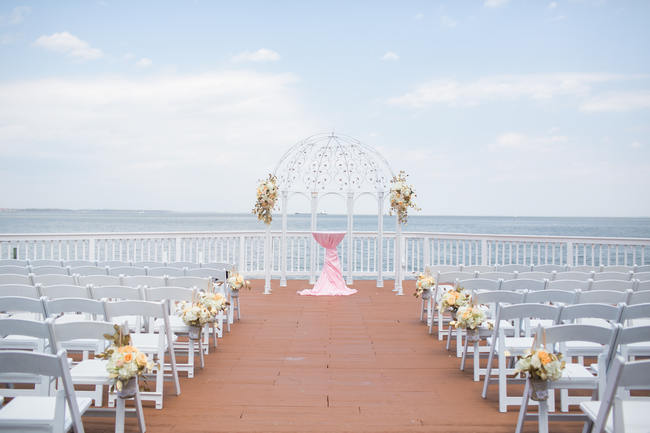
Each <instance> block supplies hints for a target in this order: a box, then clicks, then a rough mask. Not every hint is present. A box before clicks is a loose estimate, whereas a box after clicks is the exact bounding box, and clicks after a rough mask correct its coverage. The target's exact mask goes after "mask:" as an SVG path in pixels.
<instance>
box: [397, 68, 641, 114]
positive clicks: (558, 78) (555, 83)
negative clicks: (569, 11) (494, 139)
mask: <svg viewBox="0 0 650 433" xmlns="http://www.w3.org/2000/svg"><path fill="white" fill-rule="evenodd" d="M639 77H640V76H633V75H628V76H625V75H613V74H529V75H497V76H488V77H482V78H479V79H476V80H473V81H466V82H461V81H458V80H452V79H434V80H431V81H429V82H426V83H423V84H420V85H419V86H417V87H416V88H415V89H414V90H412V91H411V92H408V93H406V94H404V95H402V96H397V97H394V98H391V99H389V100H388V102H389V103H390V104H393V105H399V106H406V107H412V108H423V107H428V106H432V105H436V104H447V105H450V106H473V105H479V104H482V103H485V102H488V101H495V100H516V99H523V98H528V99H534V100H543V99H551V98H554V97H557V96H566V95H578V96H583V97H586V96H588V95H589V93H590V91H591V87H592V86H593V85H594V84H598V83H605V82H611V81H617V80H626V79H634V78H639Z"/></svg>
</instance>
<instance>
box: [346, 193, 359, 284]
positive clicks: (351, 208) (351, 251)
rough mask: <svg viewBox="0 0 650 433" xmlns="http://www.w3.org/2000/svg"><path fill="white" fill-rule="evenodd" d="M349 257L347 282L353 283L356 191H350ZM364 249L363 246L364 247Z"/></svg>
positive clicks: (348, 203) (348, 204)
mask: <svg viewBox="0 0 650 433" xmlns="http://www.w3.org/2000/svg"><path fill="white" fill-rule="evenodd" d="M347 208H348V257H347V259H348V260H347V262H348V264H347V266H348V278H347V280H346V284H348V285H350V284H352V282H353V281H352V271H353V269H352V258H353V257H354V239H353V238H352V227H353V225H354V220H353V215H354V193H352V192H348V202H347ZM362 250H363V247H362Z"/></svg>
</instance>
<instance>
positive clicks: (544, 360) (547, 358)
mask: <svg viewBox="0 0 650 433" xmlns="http://www.w3.org/2000/svg"><path fill="white" fill-rule="evenodd" d="M537 356H538V357H539V360H540V361H542V365H546V364H548V363H550V362H551V361H553V359H551V355H549V353H548V352H544V351H543V350H540V351H539V352H537Z"/></svg>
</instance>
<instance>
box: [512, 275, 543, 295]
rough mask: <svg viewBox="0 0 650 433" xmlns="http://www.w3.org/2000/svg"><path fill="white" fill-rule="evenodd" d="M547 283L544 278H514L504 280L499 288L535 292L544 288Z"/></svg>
mask: <svg viewBox="0 0 650 433" xmlns="http://www.w3.org/2000/svg"><path fill="white" fill-rule="evenodd" d="M547 283H548V282H547V281H546V280H528V279H526V280H524V279H519V278H518V279H516V280H506V281H504V282H503V283H501V290H509V291H511V292H515V291H517V292H523V291H529V292H537V291H541V290H545V289H546V287H547Z"/></svg>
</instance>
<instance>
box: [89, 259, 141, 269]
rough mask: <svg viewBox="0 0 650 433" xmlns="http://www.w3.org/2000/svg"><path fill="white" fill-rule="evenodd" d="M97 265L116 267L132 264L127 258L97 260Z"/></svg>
mask: <svg viewBox="0 0 650 433" xmlns="http://www.w3.org/2000/svg"><path fill="white" fill-rule="evenodd" d="M97 266H102V267H106V266H108V267H109V268H117V267H127V266H133V264H132V263H131V262H129V261H128V260H127V261H125V260H104V261H99V262H97ZM141 267H142V266H141Z"/></svg>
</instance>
